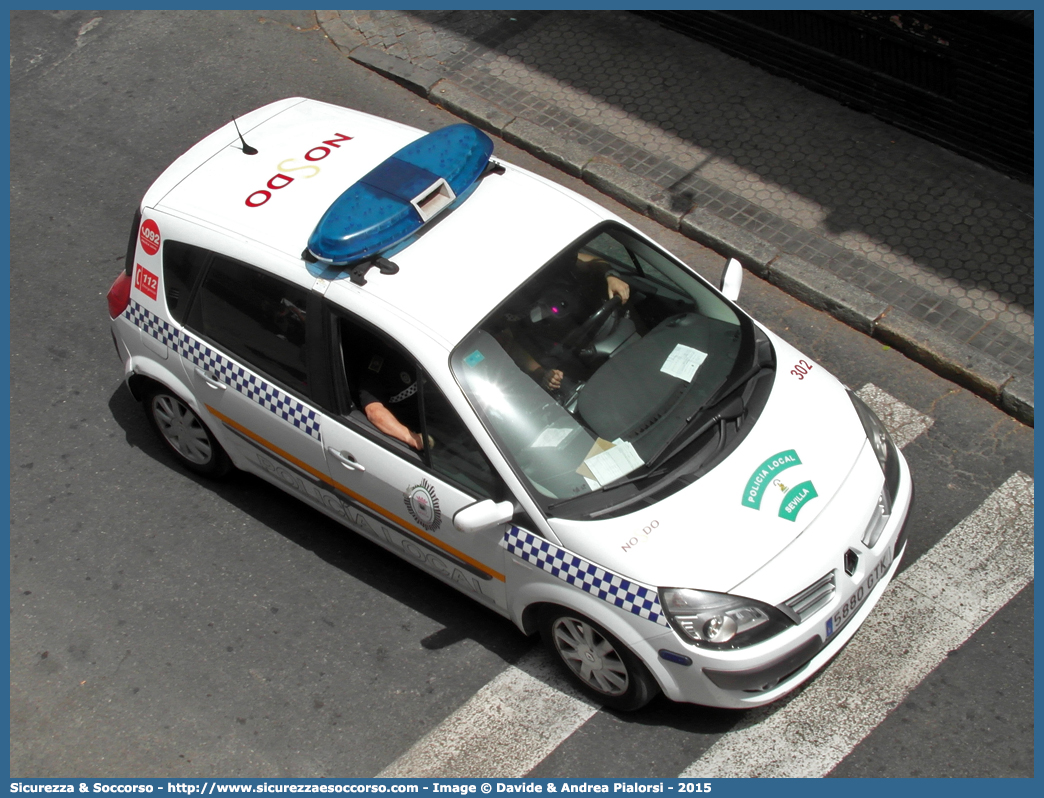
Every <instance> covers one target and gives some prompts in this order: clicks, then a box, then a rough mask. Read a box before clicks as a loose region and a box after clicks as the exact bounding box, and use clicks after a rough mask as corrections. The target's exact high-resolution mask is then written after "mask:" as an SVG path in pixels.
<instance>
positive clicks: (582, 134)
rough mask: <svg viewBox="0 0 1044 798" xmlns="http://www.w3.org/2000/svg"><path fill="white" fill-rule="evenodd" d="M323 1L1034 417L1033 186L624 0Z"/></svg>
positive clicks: (775, 271)
mask: <svg viewBox="0 0 1044 798" xmlns="http://www.w3.org/2000/svg"><path fill="white" fill-rule="evenodd" d="M317 14H318V16H319V21H320V23H321V24H322V25H323V28H324V30H325V31H326V33H327V34H328V35H329V36H330V38H331V39H332V40H333V41H334V43H335V44H337V45H338V46H339V47H340V48H341V49H342V50H343V51H345V52H346V53H347V54H348V55H349V56H350V57H351V58H353V59H354V60H357V61H359V62H361V63H364V64H367V65H369V66H371V67H373V68H375V69H377V70H378V71H381V72H383V73H384V74H387V75H390V76H392V77H394V78H395V79H397V80H399V81H401V82H404V83H406V84H407V85H410V86H411V87H413V88H414V89H415V90H418V91H420V92H422V93H423V94H425V95H426V96H428V97H429V99H431V100H432V101H433V102H436V103H438V104H440V105H444V106H445V107H447V108H448V109H449V110H451V111H453V112H455V113H458V114H460V115H462V116H465V117H466V118H469V119H471V120H472V121H474V122H476V123H477V124H480V125H481V126H483V127H485V128H487V129H489V130H491V131H493V132H495V133H497V134H499V135H502V136H504V137H505V138H507V139H508V140H510V141H512V143H515V144H519V145H521V146H523V147H525V148H527V149H530V150H531V151H534V152H535V153H536V154H538V155H541V156H543V157H545V158H547V159H548V160H550V161H552V162H554V163H556V164H557V165H559V166H560V167H562V168H564V169H566V170H568V171H570V172H572V173H573V174H576V175H578V176H581V177H583V178H584V179H585V180H587V181H588V182H590V183H592V184H593V185H595V186H596V187H598V188H600V189H601V190H603V191H605V192H606V193H608V194H610V195H611V196H613V197H614V198H616V199H619V200H621V201H623V202H625V203H626V204H629V205H631V206H632V207H635V208H636V209H638V210H641V211H643V212H645V213H648V214H649V215H650V216H652V217H654V218H656V219H657V220H658V221H660V222H662V223H664V224H666V225H668V226H671V227H674V228H675V229H680V230H681V231H682V232H684V233H686V234H688V235H690V236H691V237H693V238H695V239H697V240H700V241H703V242H705V243H708V244H710V245H712V246H715V247H716V248H718V249H719V250H721V251H723V252H727V253H729V254H738V255H741V256H742V257H743V260H744V262H745V263H746V264H747V265H748V266H749V267H750V268H751V269H752V270H754V271H756V272H758V273H759V274H761V275H762V276H765V277H767V278H768V279H770V280H772V281H773V282H775V283H777V284H778V285H780V286H781V287H783V288H785V289H786V290H788V291H791V293H794V294H795V295H797V296H798V297H799V298H801V299H803V300H805V301H808V302H810V303H811V304H814V305H816V306H817V307H822V308H824V309H827V310H830V311H831V312H833V313H834V314H835V315H837V316H838V317H839V318H842V319H843V320H845V321H846V322H848V323H850V324H852V325H853V326H856V327H858V328H860V329H863V330H864V331H865V332H867V333H870V334H873V335H875V336H877V337H880V338H881V339H883V340H886V341H888V342H889V343H892V344H894V345H896V346H897V347H899V348H903V349H904V351H906V352H908V354H910V355H911V356H913V357H916V358H917V359H918V360H920V361H921V362H924V363H926V364H927V365H929V366H931V367H933V368H935V369H936V370H938V371H940V372H941V373H944V374H945V375H946V376H949V377H952V378H954V379H956V380H958V381H960V382H962V383H963V384H965V385H968V386H969V387H971V388H973V389H975V390H977V391H978V392H979V393H981V394H982V395H984V396H986V397H987V398H990V399H991V400H992V401H995V402H997V403H998V404H1000V405H1001V406H1003V407H1006V408H1007V409H1008V410H1009V411H1010V412H1012V413H1013V414H1015V415H1016V416H1018V417H1019V418H1022V419H1023V420H1025V421H1027V422H1028V423H1032V419H1033V380H1032V377H1033V368H1034V367H1033V204H1032V199H1033V191H1032V187H1031V186H1026V185H1023V184H1020V183H1018V182H1015V181H1013V180H1010V179H1008V178H1006V177H1004V176H1002V175H1000V174H998V173H995V172H992V171H990V170H988V169H985V168H984V167H981V166H979V165H977V164H975V163H973V162H971V161H968V160H966V159H964V158H961V157H959V156H957V155H954V154H953V153H950V152H949V151H947V150H944V149H942V148H940V147H937V146H934V145H932V144H929V143H928V142H925V141H922V140H920V139H918V138H916V137H914V136H911V135H908V134H905V133H903V132H902V131H899V130H897V129H895V128H892V127H890V126H888V125H886V124H884V123H882V122H878V121H877V120H874V119H873V118H871V117H868V116H866V115H863V114H859V113H856V112H854V111H850V110H848V109H846V108H844V107H843V106H841V105H839V104H837V103H835V102H833V101H831V100H828V99H826V98H823V97H820V96H818V95H816V94H813V93H811V92H809V91H807V90H805V89H803V88H801V87H799V86H797V85H795V84H793V83H790V82H789V81H786V80H783V79H780V78H776V77H773V76H771V75H769V74H767V73H765V72H763V71H761V70H759V69H757V68H755V67H752V66H749V65H748V64H746V63H744V62H742V61H739V60H737V59H734V58H731V57H729V56H726V55H724V54H722V53H720V52H719V51H717V50H715V49H713V48H712V47H710V46H708V45H705V44H702V43H699V42H694V41H692V40H690V39H688V38H686V37H683V36H681V35H678V34H675V33H672V32H670V31H667V30H665V29H663V28H660V27H659V26H657V25H655V24H654V23H651V22H648V21H646V20H643V19H640V18H638V17H635V16H633V15H629V14H626V13H623V12H548V11H529V12H510V11H456V12H446V11H415V12H397V11H371V12H353V11H325V12H317Z"/></svg>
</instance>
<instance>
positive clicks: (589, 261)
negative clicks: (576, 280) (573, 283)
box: [576, 252, 631, 305]
mask: <svg viewBox="0 0 1044 798" xmlns="http://www.w3.org/2000/svg"><path fill="white" fill-rule="evenodd" d="M576 263H577V265H578V266H579V267H580V268H581V269H590V270H595V269H602V270H604V272H605V282H606V288H607V289H608V290H609V293H608V294H607V297H608V298H609V299H612V298H613V297H614V296H618V297H620V304H621V305H626V304H627V300H628V299H630V298H631V286H629V285H628V284H627V283H626V282H624V281H623V280H621V279H620V278H619V277H617V276H616V275H615V274H612V273H610V271H609V270H610V269H611V268H612V267H611V266H610V265H609V264H608V263H607V262H606V261H605V260H604V259H603V258H600V257H598V256H597V255H592V254H591V253H590V252H577V253H576Z"/></svg>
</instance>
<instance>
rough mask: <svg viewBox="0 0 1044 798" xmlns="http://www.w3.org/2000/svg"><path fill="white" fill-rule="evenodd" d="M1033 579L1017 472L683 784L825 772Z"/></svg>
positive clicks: (1023, 484) (1026, 511) (1025, 489)
mask: <svg viewBox="0 0 1044 798" xmlns="http://www.w3.org/2000/svg"><path fill="white" fill-rule="evenodd" d="M1032 579H1033V480H1032V479H1030V478H1029V477H1027V476H1026V475H1025V474H1022V473H1017V474H1015V475H1014V476H1012V477H1011V478H1009V479H1008V481H1007V482H1005V483H1004V484H1003V485H1002V486H1001V487H1000V488H998V489H997V490H996V491H995V492H994V493H993V494H992V495H991V496H990V497H989V498H988V499H987V500H986V501H985V502H984V503H983V504H982V505H981V506H980V507H979V509H978V510H976V511H975V512H974V513H972V514H971V515H970V516H968V517H967V518H966V519H964V520H963V521H962V522H961V523H960V524H958V525H957V526H956V527H954V528H953V530H951V531H950V532H949V533H948V534H947V535H946V537H944V538H943V539H942V540H941V541H939V543H937V544H936V545H935V546H933V547H932V549H931V550H930V551H929V552H928V553H927V554H925V555H924V556H922V557H921V558H920V559H918V560H917V562H915V563H914V564H913V565H912V566H911V567H910V568H908V569H907V570H906V571H904V572H903V573H902V574H900V575H899V576H898V577H897V578H896V579H895V580H894V581H893V582H892V584H891V585H889V588H888V591H887V592H886V593H885V595H884V596H883V597H882V599H881V601H880V603H879V604H878V605H877V607H876V608H875V610H874V613H873V614H872V615H871V616H870V617H869V618H868V619H867V621H866V623H865V624H864V625H863V627H862V628H861V629H860V630H859V631H858V632H857V633H856V636H855V637H854V638H852V640H851V642H849V644H848V646H847V647H846V648H845V649H844V650H843V651H842V652H841V653H840V654H839V655H838V656H837V658H836V659H835V660H834V661H833V662H832V663H831V664H830V666H829V667H828V668H827V669H826V670H825V671H824V672H823V673H822V674H821V675H820V677H819V678H818V679H817V680H816V681H815V682H813V683H812V684H811V685H810V686H809V687H808V688H807V689H805V690H804V691H803V692H801V693H800V694H798V695H797V696H796V697H794V698H793V699H791V700H790V701H788V702H786V703H785V704H783V705H776V706H774V707H772V706H770V707H765V708H763V709H761V710H757V711H755V712H751V713H750V714H749V715H748V716H747V717H746V718H745V721H744V725H743V728H740V729H734V730H733V731H730V732H728V733H727V734H725V735H724V736H723V737H722V738H721V739H720V740H718V741H717V742H716V743H715V744H714V745H713V746H711V748H710V750H708V751H707V753H706V754H704V755H703V756H702V757H700V759H698V760H697V761H696V762H694V763H693V764H692V765H690V766H689V767H688V768H686V769H685V770H684V771H683V772H682V773H681V776H682V777H685V778H690V777H699V778H714V777H737V778H741V777H745V778H754V777H769V776H778V777H789V778H802V777H804V778H808V777H817V776H825V775H826V774H827V773H829V772H830V771H831V770H832V769H833V768H834V767H835V766H836V765H837V764H838V763H839V762H840V761H841V760H842V759H844V757H845V756H847V755H848V754H849V753H850V752H851V751H852V749H853V748H855V746H856V745H857V744H858V743H859V742H860V741H861V740H862V739H863V738H864V737H866V735H868V734H869V733H870V732H871V731H872V730H873V729H874V728H875V727H876V726H877V725H878V724H880V723H881V721H883V720H884V719H885V716H887V715H888V713H889V712H891V711H892V710H893V709H895V707H896V706H897V705H898V704H899V703H900V702H901V701H902V700H903V699H904V698H905V697H906V696H907V695H908V694H909V692H910V691H911V690H912V689H913V688H914V687H916V686H917V685H918V684H919V683H920V682H921V680H923V679H924V677H925V676H927V675H928V674H929V673H930V672H931V671H932V670H934V669H935V668H936V667H937V666H938V665H939V663H940V662H942V660H943V659H944V658H945V657H946V655H947V653H948V652H949V651H952V650H953V649H955V648H957V647H958V646H960V645H961V644H962V643H963V642H964V641H965V640H967V639H968V638H969V637H970V636H971V635H972V634H973V633H974V632H975V631H976V630H977V629H978V628H979V627H980V626H982V624H983V623H985V622H986V621H987V620H988V619H989V618H990V616H991V615H993V614H994V613H995V612H996V611H997V610H999V609H1000V608H1001V607H1003V606H1004V605H1005V604H1007V603H1008V602H1009V601H1010V600H1011V599H1012V598H1013V597H1014V596H1015V594H1016V593H1018V592H1019V591H1020V590H1022V588H1023V587H1025V586H1026V585H1027V584H1029V582H1030V580H1032Z"/></svg>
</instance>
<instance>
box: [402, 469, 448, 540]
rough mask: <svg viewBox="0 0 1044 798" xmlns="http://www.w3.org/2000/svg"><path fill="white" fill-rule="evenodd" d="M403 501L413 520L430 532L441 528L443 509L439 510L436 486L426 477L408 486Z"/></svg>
mask: <svg viewBox="0 0 1044 798" xmlns="http://www.w3.org/2000/svg"><path fill="white" fill-rule="evenodd" d="M402 501H403V503H404V504H405V505H406V509H407V510H408V511H409V513H410V515H411V516H413V520H414V521H416V522H417V523H418V524H420V525H421V526H422V527H424V528H425V529H427V530H428V531H429V532H431V531H433V530H436V529H438V528H439V524H441V523H442V511H441V510H439V497H438V496H436V495H435V487H434V486H433V485H432V484H431V483H429V482H428V480H426V479H422V480H421V483H420V484H419V485H414V486H413V487H411V488H407V489H406V492H405V493H404V494H403V495H402Z"/></svg>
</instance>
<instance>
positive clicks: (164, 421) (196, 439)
mask: <svg viewBox="0 0 1044 798" xmlns="http://www.w3.org/2000/svg"><path fill="white" fill-rule="evenodd" d="M152 415H153V417H154V418H155V419H156V423H157V424H158V426H159V429H160V433H161V434H162V435H163V438H164V440H166V441H167V443H169V444H170V445H171V447H173V449H174V450H175V451H176V452H177V453H178V454H180V455H181V456H182V457H184V458H185V459H186V460H188V461H189V462H190V463H195V464H196V465H206V464H207V463H209V462H210V458H211V457H212V456H213V454H214V452H213V448H212V447H211V445H210V436H209V435H208V434H207V431H206V429H205V428H204V427H203V423H202V422H201V421H200V420H199V418H197V417H196V414H195V413H193V412H192V410H191V408H189V407H188V406H187V405H186V404H184V403H183V402H181V401H180V400H178V399H175V398H174V397H172V396H168V395H166V394H161V395H159V396H157V397H155V398H154V399H153V400H152Z"/></svg>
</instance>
